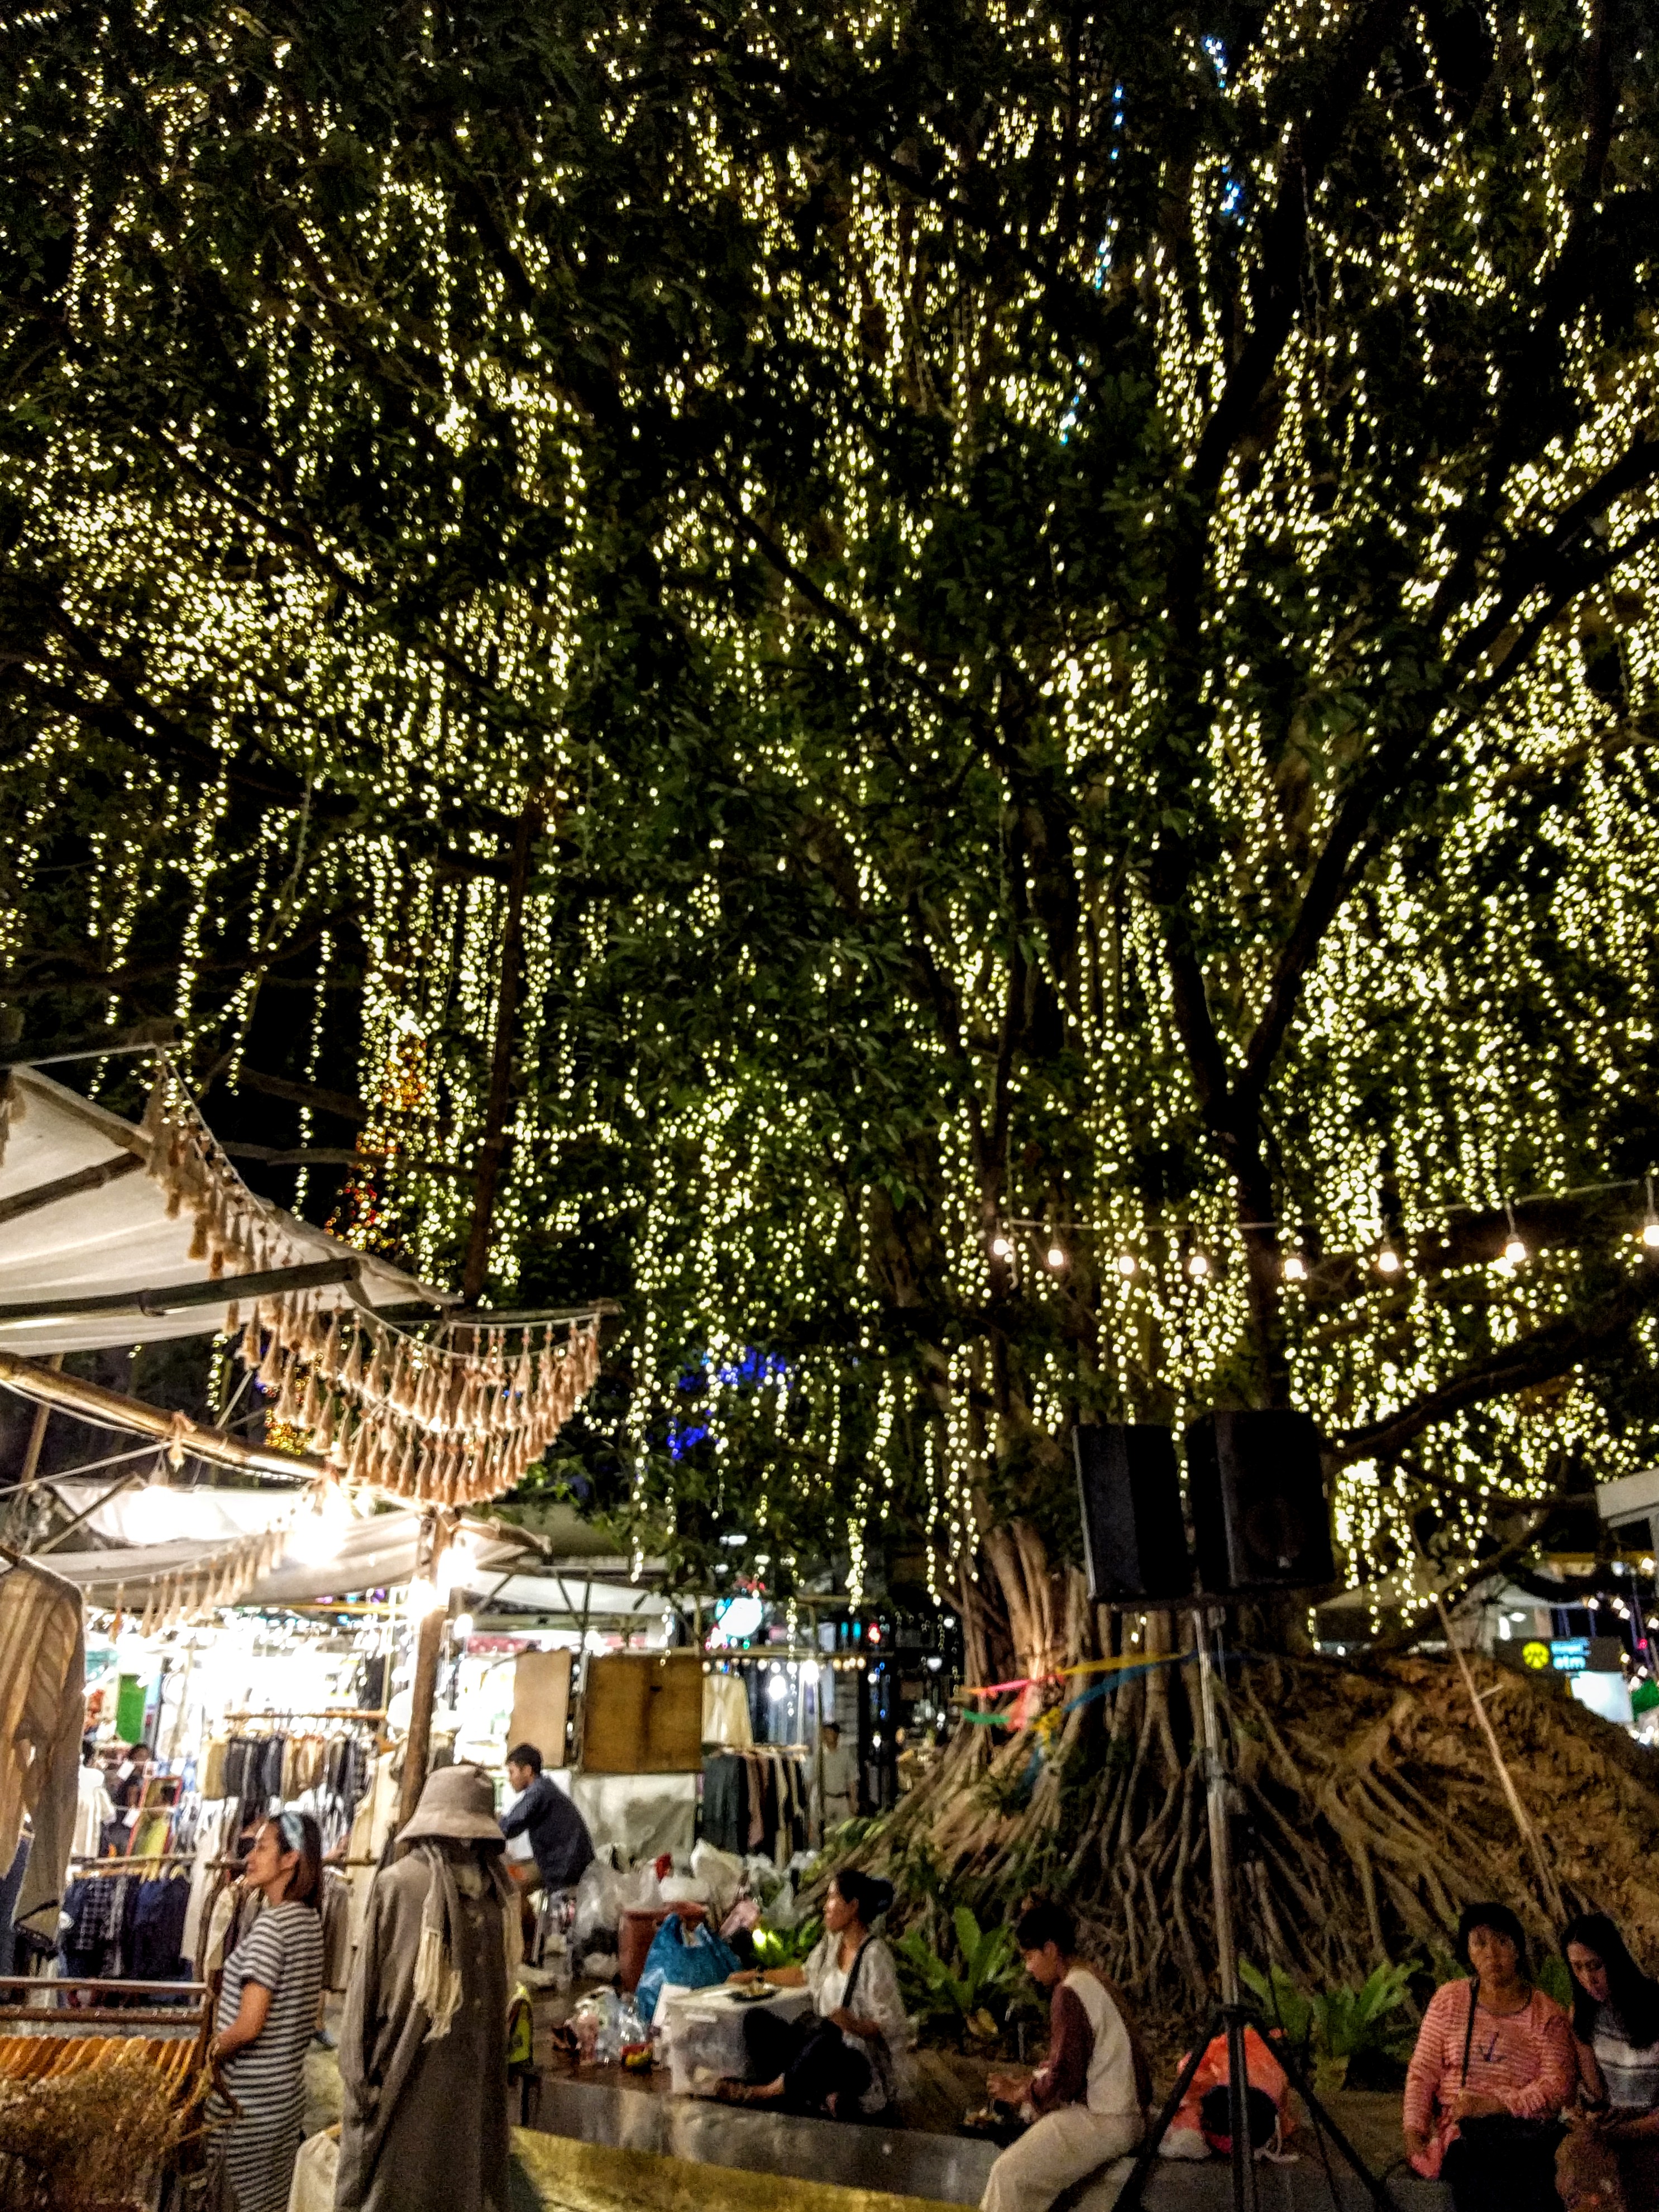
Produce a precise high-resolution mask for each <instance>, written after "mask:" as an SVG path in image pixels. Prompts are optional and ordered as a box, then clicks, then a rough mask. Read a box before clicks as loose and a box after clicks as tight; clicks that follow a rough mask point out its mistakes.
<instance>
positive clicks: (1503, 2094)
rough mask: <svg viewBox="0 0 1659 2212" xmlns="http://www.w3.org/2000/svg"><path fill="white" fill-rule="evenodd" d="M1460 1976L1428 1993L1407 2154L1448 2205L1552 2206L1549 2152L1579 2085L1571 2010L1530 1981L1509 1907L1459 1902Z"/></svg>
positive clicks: (1535, 2210) (1409, 2107)
mask: <svg viewBox="0 0 1659 2212" xmlns="http://www.w3.org/2000/svg"><path fill="white" fill-rule="evenodd" d="M1457 1956H1458V1958H1459V1960H1460V1961H1461V1962H1462V1964H1463V1965H1464V1966H1467V1967H1468V1969H1469V1972H1470V1976H1471V1978H1470V1979H1469V1980H1468V1981H1467V1982H1448V1983H1446V1984H1444V1986H1443V1988H1440V1989H1437V1990H1436V1991H1435V1993H1434V1995H1433V1996H1432V1997H1431V1999H1430V2000H1429V2006H1428V2009H1427V2011H1426V2012H1425V2014H1424V2015H1423V2025H1422V2027H1420V2028H1419V2031H1418V2036H1417V2048H1416V2050H1415V2051H1413V2053H1412V2063H1411V2065H1410V2068H1409V2069H1408V2070H1407V2075H1406V2110H1405V2136H1406V2151H1407V2156H1408V2157H1409V2158H1410V2160H1411V2162H1412V2164H1413V2166H1414V2167H1415V2168H1416V2170H1417V2172H1419V2173H1420V2174H1423V2175H1425V2177H1427V2178H1428V2179H1435V2178H1438V2179H1441V2180H1443V2181H1445V2182H1447V2183H1449V2185H1450V2188H1451V2193H1452V2202H1453V2203H1454V2205H1455V2207H1456V2212H1560V2200H1559V2198H1558V2197H1557V2196H1556V2193H1555V2154H1556V2150H1557V2148H1558V2147H1559V2143H1560V2142H1561V2139H1562V2137H1563V2136H1564V2135H1565V2133H1566V2130H1565V2127H1564V2126H1563V2125H1562V2124H1561V2120H1560V2112H1561V2108H1562V2106H1564V2105H1565V2103H1566V2102H1567V2100H1568V2099H1569V2098H1570V2097H1571V2095H1572V2094H1573V2093H1574V2091H1575V2089H1576V2088H1577V2082H1578V2066H1577V2060H1576V2058H1575V2057H1574V2054H1573V2047H1572V2036H1571V2032H1570V2030H1569V2028H1568V2026H1567V2016H1566V2015H1565V2012H1563V2010H1562V2009H1561V2008H1560V2006H1559V2004H1557V2003H1556V2002H1555V2000H1554V1998H1553V1997H1547V1996H1545V1995H1544V1992H1543V1991H1542V1990H1537V1989H1534V1987H1533V1985H1532V1982H1531V1979H1530V1978H1529V1976H1528V1972H1527V1939H1526V1936H1525V1935H1524V1933H1523V1932H1522V1926H1521V1923H1520V1922H1519V1921H1518V1920H1517V1919H1516V1917H1515V1915H1514V1913H1512V1912H1511V1911H1510V1909H1509V1907H1508V1905H1468V1906H1466V1907H1465V1909H1464V1912H1463V1917H1462V1919H1461V1921H1460V1922H1459V1923H1458V1928H1457Z"/></svg>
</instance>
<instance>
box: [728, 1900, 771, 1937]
mask: <svg viewBox="0 0 1659 2212" xmlns="http://www.w3.org/2000/svg"><path fill="white" fill-rule="evenodd" d="M760 1917H761V1909H760V1907H759V1905H757V1904H756V1902H755V1900H754V1899H753V1898H752V1897H740V1898H739V1899H738V1901H737V1903H736V1904H735V1905H733V1906H732V1910H731V1911H729V1912H728V1913H727V1914H726V1917H725V1919H724V1920H722V1921H721V1923H720V1934H721V1935H722V1936H724V1938H725V1939H726V1942H728V1943H729V1942H731V1940H732V1937H733V1936H735V1935H737V1933H738V1930H739V1929H753V1928H754V1926H755V1925H756V1923H757V1921H758V1920H759V1918H760Z"/></svg>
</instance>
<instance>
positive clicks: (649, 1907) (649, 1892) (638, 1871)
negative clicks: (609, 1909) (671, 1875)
mask: <svg viewBox="0 0 1659 2212" xmlns="http://www.w3.org/2000/svg"><path fill="white" fill-rule="evenodd" d="M661 1903H662V1884H661V1883H660V1882H659V1881H658V1880H657V1869H656V1868H655V1867H654V1866H653V1865H652V1864H651V1863H650V1861H649V1860H647V1862H646V1863H645V1864H644V1865H643V1866H636V1867H630V1868H629V1870H628V1872H627V1873H626V1874H625V1875H622V1876H621V1878H620V1890H619V1893H618V1898H617V1919H618V1920H620V1918H621V1917H622V1916H623V1913H624V1912H635V1911H638V1912H650V1911H653V1910H654V1909H655V1908H656V1906H658V1905H660V1904H661ZM612 1925H613V1926H614V1925H615V1923H614V1922H613V1923H612Z"/></svg>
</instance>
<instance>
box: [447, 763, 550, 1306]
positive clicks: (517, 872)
mask: <svg viewBox="0 0 1659 2212" xmlns="http://www.w3.org/2000/svg"><path fill="white" fill-rule="evenodd" d="M541 826H542V811H541V808H540V807H539V805H538V804H537V803H536V801H535V800H534V799H526V801H525V805H524V811H523V812H522V813H521V814H520V817H519V826H518V830H517V832H516V834H515V836H514V837H513V872H512V874H511V876H510V877H509V878H508V879H507V921H506V926H505V927H504V928H503V929H502V932H501V983H500V987H499V988H498V990H497V992H496V994H495V1057H494V1060H492V1062H491V1066H490V1071H489V1101H488V1103H486V1105H485V1108H484V1127H483V1143H482V1144H481V1145H480V1146H479V1147H478V1164H477V1173H476V1176H475V1177H474V1181H473V1198H472V1228H471V1234H470V1236H469V1237H468V1238H467V1245H466V1265H465V1267H464V1269H463V1270H462V1273H461V1303H462V1304H463V1305H466V1306H476V1305H477V1303H478V1300H479V1298H480V1297H482V1296H483V1286H484V1277H485V1275H486V1274H487V1273H488V1272H489V1227H490V1223H491V1222H492V1221H493V1219H494V1218H495V1194H496V1191H497V1190H498V1189H499V1188H500V1187H501V1170H502V1168H503V1167H504V1166H505V1165H506V1164H507V1108H508V1106H509V1105H510V1104H511V1103H512V1098H513V1060H514V1058H515V1057H516V1055H517V1053H518V1047H519V991H520V974H519V970H520V966H521V965H522V958H523V951H524V900H525V892H526V889H527V887H528V885H529V882H530V854H531V848H532V846H533V845H534V843H535V842H536V838H537V836H538V833H539V832H540V829H541Z"/></svg>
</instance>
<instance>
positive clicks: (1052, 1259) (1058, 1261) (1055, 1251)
mask: <svg viewBox="0 0 1659 2212" xmlns="http://www.w3.org/2000/svg"><path fill="white" fill-rule="evenodd" d="M1048 1265H1049V1266H1050V1267H1064V1266H1065V1265H1066V1255H1065V1254H1064V1253H1063V1252H1062V1251H1061V1250H1060V1247H1059V1245H1058V1244H1051V1245H1050V1246H1049V1247H1048Z"/></svg>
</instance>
